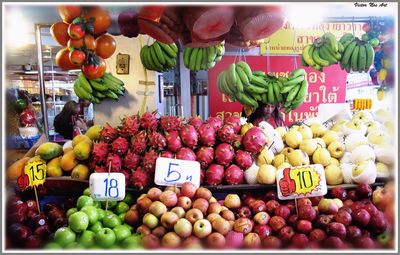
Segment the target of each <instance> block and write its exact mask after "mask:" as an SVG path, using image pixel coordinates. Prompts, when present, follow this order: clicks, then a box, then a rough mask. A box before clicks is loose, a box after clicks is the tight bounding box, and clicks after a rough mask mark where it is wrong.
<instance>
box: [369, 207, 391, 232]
mask: <svg viewBox="0 0 400 255" xmlns="http://www.w3.org/2000/svg"><path fill="white" fill-rule="evenodd" d="M369 227H370V228H371V231H373V232H374V233H375V234H382V233H383V232H385V230H386V229H387V228H388V224H387V220H386V218H385V215H384V213H383V212H378V213H377V214H375V215H373V216H372V217H371V219H370V221H369Z"/></svg>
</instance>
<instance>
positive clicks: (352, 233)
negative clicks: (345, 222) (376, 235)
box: [347, 225, 361, 240]
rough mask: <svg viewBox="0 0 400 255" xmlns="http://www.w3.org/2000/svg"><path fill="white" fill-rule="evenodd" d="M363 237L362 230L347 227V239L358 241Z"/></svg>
mask: <svg viewBox="0 0 400 255" xmlns="http://www.w3.org/2000/svg"><path fill="white" fill-rule="evenodd" d="M360 237H361V230H360V229H359V228H358V227H356V226H353V225H351V226H348V227H347V239H349V240H356V239H358V238H360Z"/></svg>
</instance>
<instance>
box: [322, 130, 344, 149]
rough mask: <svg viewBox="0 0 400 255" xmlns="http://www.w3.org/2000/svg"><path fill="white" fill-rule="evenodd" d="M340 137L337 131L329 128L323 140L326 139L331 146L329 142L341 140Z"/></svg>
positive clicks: (326, 142) (327, 144)
mask: <svg viewBox="0 0 400 255" xmlns="http://www.w3.org/2000/svg"><path fill="white" fill-rule="evenodd" d="M339 139H340V137H339V135H338V134H337V133H336V131H332V130H328V131H326V133H325V134H324V136H323V137H322V140H324V142H325V144H326V146H329V144H331V143H333V142H336V141H339Z"/></svg>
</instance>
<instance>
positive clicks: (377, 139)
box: [367, 130, 390, 145]
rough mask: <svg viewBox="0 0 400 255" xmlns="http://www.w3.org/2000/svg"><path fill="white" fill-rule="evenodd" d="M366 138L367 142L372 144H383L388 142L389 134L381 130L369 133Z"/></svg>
mask: <svg viewBox="0 0 400 255" xmlns="http://www.w3.org/2000/svg"><path fill="white" fill-rule="evenodd" d="M367 139H368V142H369V143H371V144H374V145H385V144H388V143H389V142H390V136H389V135H388V134H387V133H386V132H385V131H382V130H378V131H373V132H371V133H369V134H368V136H367Z"/></svg>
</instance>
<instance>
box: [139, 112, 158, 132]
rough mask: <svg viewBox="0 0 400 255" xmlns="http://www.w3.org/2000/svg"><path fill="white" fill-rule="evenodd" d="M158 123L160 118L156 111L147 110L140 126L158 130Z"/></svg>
mask: <svg viewBox="0 0 400 255" xmlns="http://www.w3.org/2000/svg"><path fill="white" fill-rule="evenodd" d="M157 125H158V120H157V116H156V113H155V112H153V113H151V112H145V113H144V114H143V115H142V117H141V118H140V127H141V128H143V129H145V130H156V129H157Z"/></svg>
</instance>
